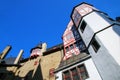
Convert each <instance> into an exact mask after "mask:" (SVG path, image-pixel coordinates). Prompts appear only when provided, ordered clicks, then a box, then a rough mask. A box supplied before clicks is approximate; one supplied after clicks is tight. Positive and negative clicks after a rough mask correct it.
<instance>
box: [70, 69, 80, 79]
mask: <svg viewBox="0 0 120 80" xmlns="http://www.w3.org/2000/svg"><path fill="white" fill-rule="evenodd" d="M71 72H72V77H73V80H79V74H78V72H77V69H76V68H73V69H71Z"/></svg>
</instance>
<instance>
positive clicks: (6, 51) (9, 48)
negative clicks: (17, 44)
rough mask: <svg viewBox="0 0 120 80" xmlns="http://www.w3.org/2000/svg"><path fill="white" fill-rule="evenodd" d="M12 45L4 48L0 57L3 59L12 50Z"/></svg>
mask: <svg viewBox="0 0 120 80" xmlns="http://www.w3.org/2000/svg"><path fill="white" fill-rule="evenodd" d="M11 48H12V47H11V46H9V45H8V46H7V47H6V48H5V49H4V50H3V52H2V54H1V56H0V59H1V60H2V59H4V58H5V57H6V56H7V54H8V52H9V51H10V50H11Z"/></svg>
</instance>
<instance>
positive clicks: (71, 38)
mask: <svg viewBox="0 0 120 80" xmlns="http://www.w3.org/2000/svg"><path fill="white" fill-rule="evenodd" d="M62 39H63V44H64V54H65V56H64V58H63V60H66V59H68V58H70V57H72V56H73V55H78V54H79V53H80V50H79V48H78V47H77V46H76V42H77V41H78V40H79V39H80V36H79V33H78V31H77V29H76V27H75V26H74V24H73V22H72V20H71V21H70V22H69V24H68V26H67V28H66V30H65V32H64V34H63V37H62Z"/></svg>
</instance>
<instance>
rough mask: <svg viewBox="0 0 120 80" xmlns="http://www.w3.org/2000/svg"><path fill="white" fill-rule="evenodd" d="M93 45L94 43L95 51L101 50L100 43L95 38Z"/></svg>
mask: <svg viewBox="0 0 120 80" xmlns="http://www.w3.org/2000/svg"><path fill="white" fill-rule="evenodd" d="M91 45H92V47H93V49H94V51H95V52H97V51H98V50H99V48H100V45H99V43H98V42H97V41H96V39H95V38H94V39H93V40H92V42H91Z"/></svg>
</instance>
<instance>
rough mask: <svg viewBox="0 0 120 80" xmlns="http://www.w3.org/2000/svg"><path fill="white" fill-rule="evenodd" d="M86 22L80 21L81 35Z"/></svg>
mask: <svg viewBox="0 0 120 80" xmlns="http://www.w3.org/2000/svg"><path fill="white" fill-rule="evenodd" d="M86 25H87V24H86V22H85V21H82V24H81V26H80V30H81V32H82V33H83V31H84V30H85V27H86Z"/></svg>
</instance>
